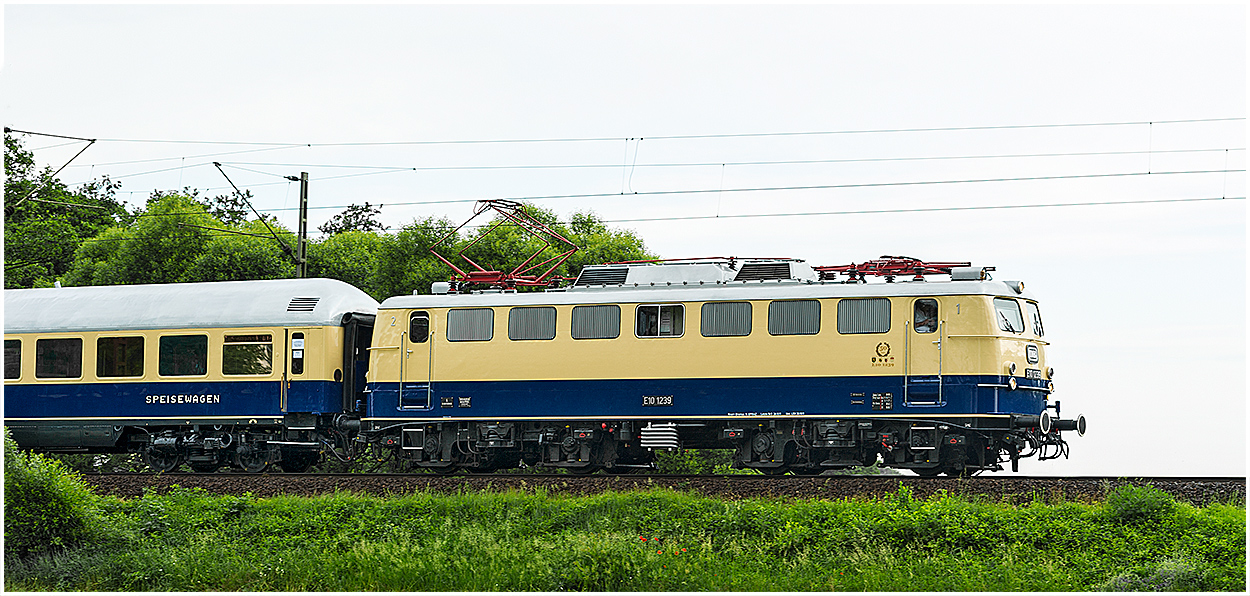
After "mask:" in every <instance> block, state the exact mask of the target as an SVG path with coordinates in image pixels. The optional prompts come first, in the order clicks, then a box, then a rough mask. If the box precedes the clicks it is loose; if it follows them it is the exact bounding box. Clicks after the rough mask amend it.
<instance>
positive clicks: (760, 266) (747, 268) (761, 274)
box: [734, 263, 790, 281]
mask: <svg viewBox="0 0 1250 596" xmlns="http://www.w3.org/2000/svg"><path fill="white" fill-rule="evenodd" d="M753 279H790V264H789V263H744V264H743V265H742V269H741V270H740V271H738V275H737V277H734V281H745V280H753Z"/></svg>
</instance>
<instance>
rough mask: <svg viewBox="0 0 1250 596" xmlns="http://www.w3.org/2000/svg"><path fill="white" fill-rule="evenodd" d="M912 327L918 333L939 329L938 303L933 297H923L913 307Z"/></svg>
mask: <svg viewBox="0 0 1250 596" xmlns="http://www.w3.org/2000/svg"><path fill="white" fill-rule="evenodd" d="M913 311H914V313H913V314H914V316H913V318H912V323H911V325H912V329H915V330H916V333H933V332H934V331H937V321H938V303H937V300H934V299H932V298H921V299H920V300H917V301H916V304H915V306H914V307H913Z"/></svg>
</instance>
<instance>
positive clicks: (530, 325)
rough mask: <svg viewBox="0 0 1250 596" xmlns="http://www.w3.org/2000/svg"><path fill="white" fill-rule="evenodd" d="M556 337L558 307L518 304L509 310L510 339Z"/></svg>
mask: <svg viewBox="0 0 1250 596" xmlns="http://www.w3.org/2000/svg"><path fill="white" fill-rule="evenodd" d="M555 338H556V309H555V308H554V307H551V306H518V307H516V308H513V309H510V310H509V311H508V339H510V340H513V341H521V340H530V339H540V340H541V339H555Z"/></svg>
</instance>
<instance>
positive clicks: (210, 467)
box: [191, 464, 221, 474]
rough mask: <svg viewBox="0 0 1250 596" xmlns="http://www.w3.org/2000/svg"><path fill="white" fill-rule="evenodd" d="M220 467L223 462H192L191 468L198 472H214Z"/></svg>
mask: <svg viewBox="0 0 1250 596" xmlns="http://www.w3.org/2000/svg"><path fill="white" fill-rule="evenodd" d="M220 467H221V464H191V470H192V471H193V472H195V473H196V474H212V473H213V472H216V471H217V469H218V468H220Z"/></svg>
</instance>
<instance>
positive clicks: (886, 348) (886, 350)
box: [877, 342, 890, 358]
mask: <svg viewBox="0 0 1250 596" xmlns="http://www.w3.org/2000/svg"><path fill="white" fill-rule="evenodd" d="M877 355H878V356H880V357H882V358H885V357H886V356H889V355H890V344H887V343H885V342H881V343H879V344H877Z"/></svg>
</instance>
